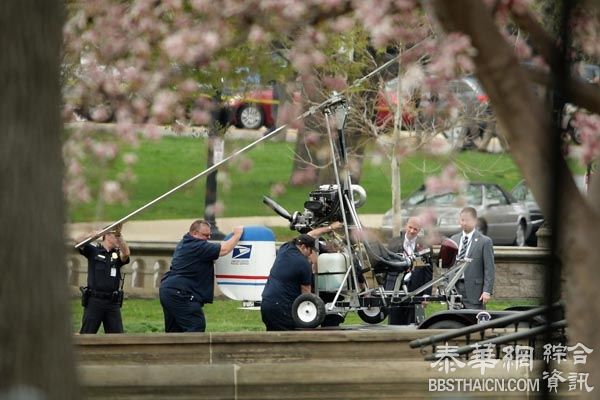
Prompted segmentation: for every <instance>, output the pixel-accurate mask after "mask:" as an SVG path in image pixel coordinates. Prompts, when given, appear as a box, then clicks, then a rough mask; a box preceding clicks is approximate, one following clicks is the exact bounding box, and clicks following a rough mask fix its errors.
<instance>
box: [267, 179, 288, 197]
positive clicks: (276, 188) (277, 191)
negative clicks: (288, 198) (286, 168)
mask: <svg viewBox="0 0 600 400" xmlns="http://www.w3.org/2000/svg"><path fill="white" fill-rule="evenodd" d="M270 193H271V196H272V197H279V196H281V195H283V194H285V185H284V184H283V183H281V182H278V183H276V184H274V185H272V186H271V190H270Z"/></svg>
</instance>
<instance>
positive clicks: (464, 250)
mask: <svg viewBox="0 0 600 400" xmlns="http://www.w3.org/2000/svg"><path fill="white" fill-rule="evenodd" d="M468 243H469V237H468V236H467V235H465V236H463V241H462V246H461V248H460V253H459V254H458V258H457V260H462V259H463V258H465V256H466V255H467V244H468Z"/></svg>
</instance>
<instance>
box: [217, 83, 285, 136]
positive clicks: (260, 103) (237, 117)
mask: <svg viewBox="0 0 600 400" xmlns="http://www.w3.org/2000/svg"><path fill="white" fill-rule="evenodd" d="M275 104H279V100H276V99H273V90H271V89H270V88H266V89H255V90H250V91H248V92H244V93H241V94H237V95H234V96H232V97H230V98H229V99H228V100H227V107H228V109H229V112H230V122H231V123H232V124H233V125H235V126H236V127H238V128H244V129H258V128H260V127H261V126H263V125H264V126H266V127H267V128H272V127H273V126H275V115H274V113H273V111H274V110H273V105H275Z"/></svg>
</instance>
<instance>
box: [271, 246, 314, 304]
mask: <svg viewBox="0 0 600 400" xmlns="http://www.w3.org/2000/svg"><path fill="white" fill-rule="evenodd" d="M311 279H312V268H311V266H310V262H309V261H308V259H307V258H306V257H304V255H302V253H301V252H300V250H298V248H297V247H296V245H295V244H294V243H293V242H288V243H285V244H284V245H282V246H281V248H280V249H279V253H278V254H277V258H276V259H275V262H274V263H273V267H272V268H271V272H270V273H269V279H268V280H267V284H266V285H265V289H264V290H263V293H262V298H263V300H269V301H271V302H276V303H280V304H284V305H289V306H290V307H291V305H292V304H293V303H294V300H296V298H297V297H298V296H300V294H301V293H302V292H301V289H300V285H310V284H311Z"/></svg>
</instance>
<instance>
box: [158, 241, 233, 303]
mask: <svg viewBox="0 0 600 400" xmlns="http://www.w3.org/2000/svg"><path fill="white" fill-rule="evenodd" d="M220 252H221V245H220V244H218V243H210V242H208V241H206V240H202V239H198V238H195V237H193V236H192V235H190V234H189V233H186V234H185V236H183V239H181V241H180V242H179V243H178V244H177V247H176V248H175V252H174V253H173V259H172V261H171V269H170V270H169V271H167V273H166V274H165V276H164V277H163V278H162V281H161V287H165V288H172V289H178V290H182V291H186V292H189V293H190V294H191V295H193V296H194V297H195V298H196V299H198V301H201V302H203V303H212V302H213V297H214V285H215V283H214V279H215V265H214V261H215V260H216V259H217V258H219V253H220Z"/></svg>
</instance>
